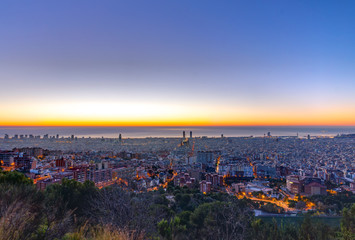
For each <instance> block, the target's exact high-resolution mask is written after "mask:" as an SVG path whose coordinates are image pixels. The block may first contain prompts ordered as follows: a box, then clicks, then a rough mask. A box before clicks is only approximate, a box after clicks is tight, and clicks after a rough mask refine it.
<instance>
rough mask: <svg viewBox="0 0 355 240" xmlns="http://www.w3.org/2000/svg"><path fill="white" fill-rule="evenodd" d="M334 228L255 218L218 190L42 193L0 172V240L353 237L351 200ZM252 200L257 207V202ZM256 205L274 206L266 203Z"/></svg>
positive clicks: (72, 185)
mask: <svg viewBox="0 0 355 240" xmlns="http://www.w3.org/2000/svg"><path fill="white" fill-rule="evenodd" d="M347 203H348V202H347V201H346V202H344V203H343V204H344V206H349V207H348V208H344V210H343V211H342V215H343V218H342V220H341V224H340V227H338V226H332V225H329V224H324V222H322V221H316V220H314V219H316V218H311V217H308V216H305V217H304V218H303V220H302V222H300V223H298V224H297V223H292V222H287V221H284V220H280V219H278V221H277V220H276V219H272V220H271V219H270V220H267V219H265V218H256V217H254V214H253V212H252V210H251V209H252V208H254V207H260V205H258V204H256V203H254V202H252V201H251V200H248V199H241V200H238V199H237V198H235V197H234V196H229V195H228V194H224V193H211V194H206V195H205V194H202V193H200V192H199V191H198V190H196V189H189V188H186V187H183V188H180V187H173V186H172V185H171V184H169V186H168V188H167V190H166V191H165V190H164V189H158V190H157V191H154V192H146V193H134V192H128V191H124V190H122V189H121V188H120V187H119V186H111V187H107V188H103V189H97V188H96V187H95V186H94V184H93V183H92V182H85V183H83V184H82V183H79V182H76V181H74V180H63V181H62V184H61V185H59V184H53V185H50V186H49V187H47V189H46V190H45V191H38V190H37V189H36V187H35V185H33V183H32V181H30V180H28V179H27V178H26V177H25V176H24V175H23V174H21V173H18V172H2V171H0V240H5V239H14V240H17V239H19V240H20V239H30V240H37V239H44V240H46V239H63V240H75V239H122V240H124V239H130V240H131V239H132V240H135V239H137V240H140V239H161V240H163V239H167V240H175V239H205V240H209V239H225V240H228V239H265V240H268V239H270V240H271V239H282V240H283V239H297V240H301V239H342V240H350V239H354V236H355V235H354V234H355V232H354V229H355V217H354V216H355V204H353V205H351V206H350V205H349V204H347ZM257 205H258V206H257ZM261 207H264V208H265V209H267V208H270V211H271V212H273V211H278V209H277V208H276V209H274V208H275V206H274V205H272V204H270V205H269V204H265V205H263V206H261Z"/></svg>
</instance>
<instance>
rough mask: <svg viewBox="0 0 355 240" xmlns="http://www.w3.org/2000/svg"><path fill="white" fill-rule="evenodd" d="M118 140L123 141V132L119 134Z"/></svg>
mask: <svg viewBox="0 0 355 240" xmlns="http://www.w3.org/2000/svg"><path fill="white" fill-rule="evenodd" d="M118 141H120V142H122V134H121V133H120V135H118Z"/></svg>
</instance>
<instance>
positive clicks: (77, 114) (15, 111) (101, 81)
mask: <svg viewBox="0 0 355 240" xmlns="http://www.w3.org/2000/svg"><path fill="white" fill-rule="evenodd" d="M354 12H355V2H354V1H346V0H344V1H328V0H322V1H312V0H308V1H302V0H297V1H273V0H271V1H256V0H251V1H235V0H225V1H217V0H214V1H210V0H203V1H202V0H179V1H177V0H171V1H170V0H169V1H167V0H151V1H147V0H141V1H139V0H130V1H127V0H125V1H121V0H114V1H109V0H107V1H99V0H97V1H90V0H76V1H72V0H61V1H48V0H37V1H13V0H11V1H10V0H2V1H1V2H0V97H1V98H0V99H1V100H0V126H17V125H20V126H141V125H144V126H185V125H187V126H195V125H196V126H209V125H213V126H219V125H349V126H354V125H355V44H354V43H355V27H354V23H355V14H354Z"/></svg>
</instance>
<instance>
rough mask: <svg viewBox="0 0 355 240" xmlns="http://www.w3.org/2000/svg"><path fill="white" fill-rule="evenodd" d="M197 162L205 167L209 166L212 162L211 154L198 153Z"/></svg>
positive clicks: (207, 152)
mask: <svg viewBox="0 0 355 240" xmlns="http://www.w3.org/2000/svg"><path fill="white" fill-rule="evenodd" d="M197 162H198V163H202V164H205V165H208V164H211V163H212V162H213V152H212V151H198V152H197Z"/></svg>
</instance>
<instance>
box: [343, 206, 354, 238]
mask: <svg viewBox="0 0 355 240" xmlns="http://www.w3.org/2000/svg"><path fill="white" fill-rule="evenodd" d="M340 226H341V231H340V236H341V239H343V240H352V239H355V203H354V204H353V205H352V206H351V208H350V209H348V208H344V209H343V217H342V219H341V225H340Z"/></svg>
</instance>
